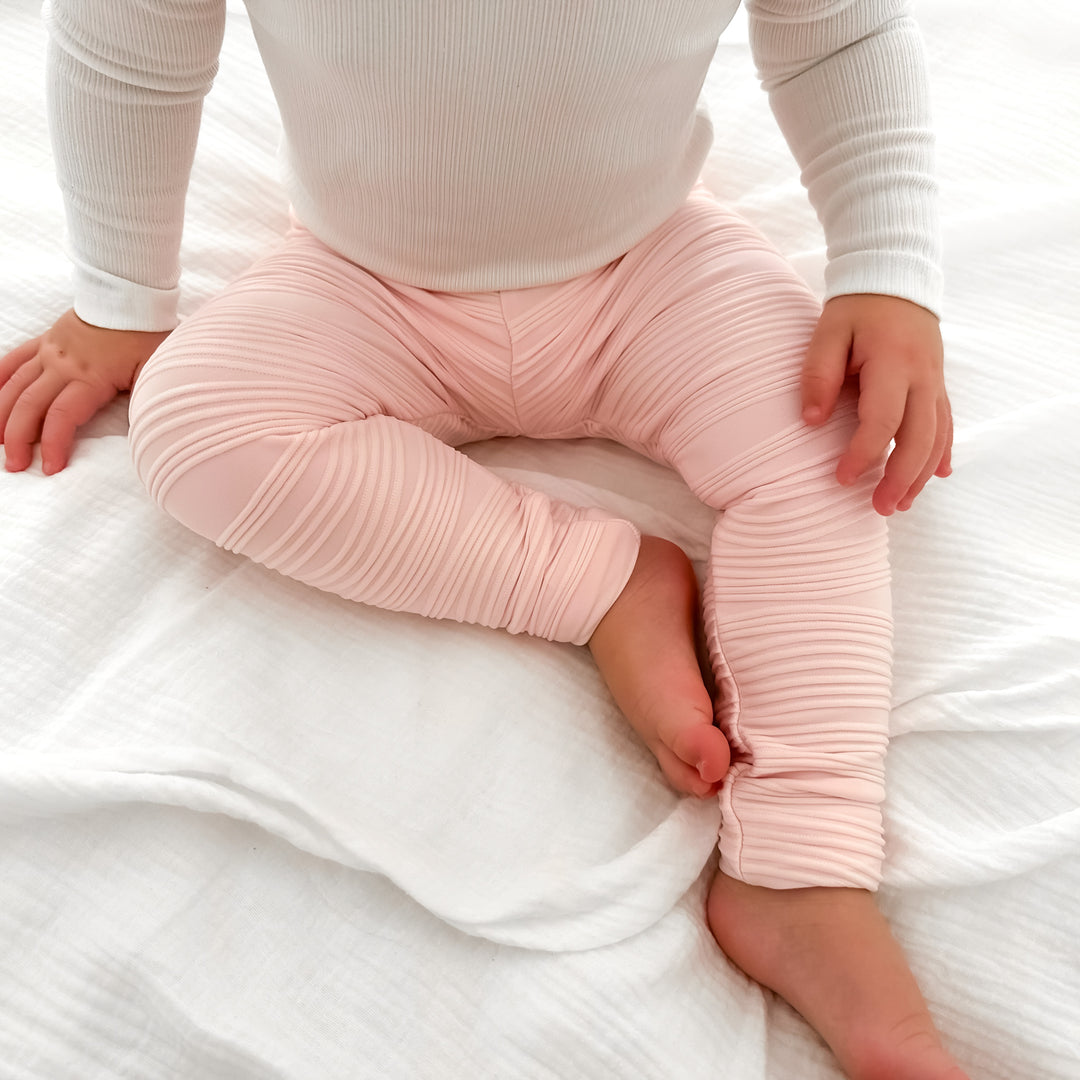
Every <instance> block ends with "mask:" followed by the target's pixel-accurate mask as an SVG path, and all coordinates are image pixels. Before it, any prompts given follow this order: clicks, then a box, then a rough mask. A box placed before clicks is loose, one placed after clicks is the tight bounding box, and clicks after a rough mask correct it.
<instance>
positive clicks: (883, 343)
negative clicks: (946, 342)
mask: <svg viewBox="0 0 1080 1080" xmlns="http://www.w3.org/2000/svg"><path fill="white" fill-rule="evenodd" d="M943 367H944V355H943V349H942V344H941V331H940V329H939V327H938V320H937V317H936V316H935V315H933V314H932V313H931V312H929V311H927V310H926V308H923V307H919V305H918V304H913V303H911V302H910V301H909V300H901V299H899V298H898V297H895V296H878V295H870V294H860V295H852V296H837V297H834V298H833V299H832V300H829V301H828V302H827V303H826V304H825V310H824V311H823V312H822V313H821V319H820V320H819V321H818V325H817V330H816V331H815V333H814V336H813V339H812V340H811V342H810V349H809V351H808V352H807V355H806V363H805V364H804V366H803V377H802V403H803V418H804V419H805V420H806V422H807V423H809V424H821V423H824V422H825V421H826V420H827V419H828V417H829V415H830V414H831V413H832V410H833V408H834V406H835V405H836V399H837V397H838V396H839V394H840V389H841V387H842V385H843V383H844V379H845V377H848V376H856V377H858V380H859V426H858V427H857V428H856V430H855V434H854V435H853V436H852V439H851V443H850V445H849V446H848V448H847V451H846V452H845V453H844V454H843V456H842V457H841V458H840V462H839V464H838V465H837V467H836V478H837V480H839V481H840V483H841V484H853V483H854V482H855V481H856V480H857V479H858V478H859V477H860V476H861V475H862V474H863V473H864V472H865V471H866V470H867V469H868V468H870V467H871V466H872V465H873V464H874V463H875V462H877V461H879V460H880V458H881V455H882V454H883V453H884V452H885V450H886V449H887V448H888V445H889V442H890V440H892V439H893V438H895V439H896V445H895V447H894V448H893V451H892V453H891V454H890V455H889V460H888V461H887V462H886V465H885V475H884V477H883V478H882V480H881V482H880V483H879V484H878V486H877V488H876V489H875V491H874V499H873V502H874V509H875V510H877V512H878V513H879V514H882V515H883V516H885V517H888V516H889V515H890V514H891V513H892V512H893V511H894V510H897V509H900V510H907V509H908V508H909V507H910V506H911V504H912V502H913V501H914V499H915V496H916V495H918V494H919V492H920V491H922V489H923V487H924V486H925V485H926V482H927V481H928V480H929V479H930V477H931V476H948V475H949V473H950V472H952V468H951V465H950V458H951V455H952V437H953V424H952V410H951V409H950V407H949V398H948V395H947V394H946V392H945V376H944V370H943Z"/></svg>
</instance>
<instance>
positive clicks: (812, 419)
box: [802, 405, 821, 424]
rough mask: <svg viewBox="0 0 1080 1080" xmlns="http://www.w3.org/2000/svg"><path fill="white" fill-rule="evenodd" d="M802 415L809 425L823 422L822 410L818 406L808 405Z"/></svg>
mask: <svg viewBox="0 0 1080 1080" xmlns="http://www.w3.org/2000/svg"><path fill="white" fill-rule="evenodd" d="M802 415H803V419H804V420H805V421H806V422H807V423H808V424H817V423H819V422H820V420H821V409H820V408H819V407H818V406H817V405H808V406H807V407H806V408H805V409H803V414H802Z"/></svg>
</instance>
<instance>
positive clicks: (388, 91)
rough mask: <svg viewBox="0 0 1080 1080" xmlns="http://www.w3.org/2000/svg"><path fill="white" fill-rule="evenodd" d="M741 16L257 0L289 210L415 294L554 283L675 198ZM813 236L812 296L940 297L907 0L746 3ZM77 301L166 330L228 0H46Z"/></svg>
mask: <svg viewBox="0 0 1080 1080" xmlns="http://www.w3.org/2000/svg"><path fill="white" fill-rule="evenodd" d="M737 6H738V0H663V2H662V3H658V2H657V0H318V3H298V2H297V0H247V7H248V11H249V14H250V17H251V23H252V27H253V29H254V33H255V37H256V41H257V43H258V47H259V50H260V53H261V56H262V59H263V63H264V64H265V66H266V70H267V73H268V76H269V79H270V83H271V86H272V88H273V91H274V94H275V97H276V99H277V104H278V107H279V109H280V112H281V117H282V121H283V127H284V138H283V147H282V159H283V166H284V179H285V184H286V189H287V193H288V195H289V197H290V199H291V200H292V203H293V207H294V209H295V212H296V214H297V216H298V217H299V219H300V220H301V221H302V222H303V223H304V224H305V225H307V226H308V228H310V229H311V230H312V231H313V232H314V233H315V234H316V235H317V236H318V237H320V238H321V239H322V240H323V241H324V242H325V243H327V244H329V245H330V246H331V247H333V248H334V249H335V250H337V251H339V252H341V253H342V254H343V255H345V256H346V257H347V258H349V259H351V260H353V261H355V262H357V263H359V264H360V265H362V266H365V267H367V268H368V269H370V270H372V271H374V272H376V273H379V274H382V275H384V276H387V277H390V278H393V279H396V280H399V281H405V282H408V283H410V284H413V285H418V286H421V287H425V288H430V289H445V290H461V291H473V290H489V289H510V288H523V287H527V286H531V285H539V284H545V283H549V282H552V281H558V280H564V279H567V278H570V277H572V276H574V275H577V274H580V273H584V272H586V271H588V270H590V269H594V268H596V267H598V266H602V265H604V264H605V263H607V262H609V261H610V260H612V259H614V258H616V257H618V256H619V255H620V254H622V253H623V252H625V251H626V250H628V249H629V248H630V247H631V246H633V245H634V244H635V243H636V242H637V241H638V240H640V239H642V238H643V237H645V236H646V235H647V234H648V233H649V232H650V231H651V230H652V229H654V228H655V227H657V226H658V225H659V224H660V223H661V222H662V221H664V220H665V218H667V217H668V216H669V215H670V214H671V213H673V212H674V210H675V209H676V208H677V207H678V206H679V205H680V204H681V202H682V201H683V199H684V198H685V197H686V195H687V193H688V191H689V190H690V188H691V187H692V186H693V184H694V182H695V181H696V179H697V176H698V174H699V171H700V169H701V167H702V165H703V164H704V161H705V158H706V155H707V152H708V149H709V146H710V143H711V139H712V135H713V133H712V128H711V125H710V122H709V119H708V116H707V114H706V112H705V110H704V108H703V107H702V105H701V104H700V102H699V95H700V92H701V88H702V85H703V82H704V79H705V75H706V72H707V69H708V66H709V64H710V62H711V59H712V56H713V53H714V51H715V48H716V44H717V40H718V38H719V35H720V33H721V31H722V30H723V28H724V27H725V26H726V25H727V23H728V22H729V21H730V18H731V16H732V15H733V14H734V11H735V9H736V8H737ZM747 8H748V15H749V25H750V35H751V45H752V49H753V54H754V58H755V62H756V64H757V67H758V72H759V75H760V78H761V80H762V84H763V86H764V87H765V89H766V90H767V91H768V93H769V99H770V103H771V105H772V109H773V112H774V114H775V116H776V118H777V120H778V122H779V124H780V127H781V130H782V131H783V133H784V135H785V137H786V139H787V141H788V144H789V145H790V147H791V150H792V152H793V154H794V156H795V158H796V160H797V161H798V163H799V165H800V166H801V168H802V173H803V179H804V182H805V184H806V186H807V189H808V191H809V195H810V199H811V202H812V203H813V205H814V207H815V209H816V210H817V213H818V215H819V217H820V219H821V221H822V224H823V226H824V229H825V234H826V239H827V242H828V266H827V271H826V286H827V291H828V295H830V296H834V295H838V294H842V293H852V292H874V293H888V294H892V295H897V296H903V297H906V298H907V299H910V300H913V301H915V302H916V303H918V304H921V305H923V306H924V307H927V308H929V309H931V310H937V308H938V305H939V300H940V291H941V274H940V267H939V254H938V235H937V224H936V208H935V184H934V180H933V176H932V166H933V162H932V157H933V144H932V136H931V134H930V129H929V120H928V104H927V91H926V75H925V63H924V58H923V52H922V46H921V41H920V38H919V36H918V32H917V29H916V27H915V26H914V24H913V22H912V21H911V18H910V17H909V15H908V14H907V11H906V8H907V3H906V0H747ZM45 18H46V21H47V25H48V28H49V32H50V49H49V67H48V71H49V108H50V121H51V130H52V135H53V145H54V154H55V159H56V167H57V176H58V180H59V183H60V186H61V189H62V191H63V194H64V199H65V205H66V210H67V217H68V243H69V249H70V252H71V255H72V258H73V260H74V262H75V310H76V312H77V313H78V314H79V315H80V316H81V317H82V318H83V319H84V320H86V321H87V322H90V323H93V324H95V325H99V326H108V327H113V328H118V329H139V330H167V329H171V328H172V327H173V326H174V325H175V324H176V310H177V300H178V296H179V288H178V285H179V279H180V266H179V250H180V237H181V231H182V225H183V214H184V199H185V194H186V190H187V183H188V176H189V173H190V169H191V163H192V159H193V156H194V151H195V143H196V137H197V134H198V127H199V120H200V115H201V107H202V99H203V97H204V95H205V94H206V92H207V90H208V89H209V88H210V85H211V82H212V80H213V76H214V74H215V71H216V66H217V60H218V53H219V50H220V47H221V41H222V37H223V33H224V24H225V0H155V2H150V0H50V2H49V3H47V4H46V9H45Z"/></svg>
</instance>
